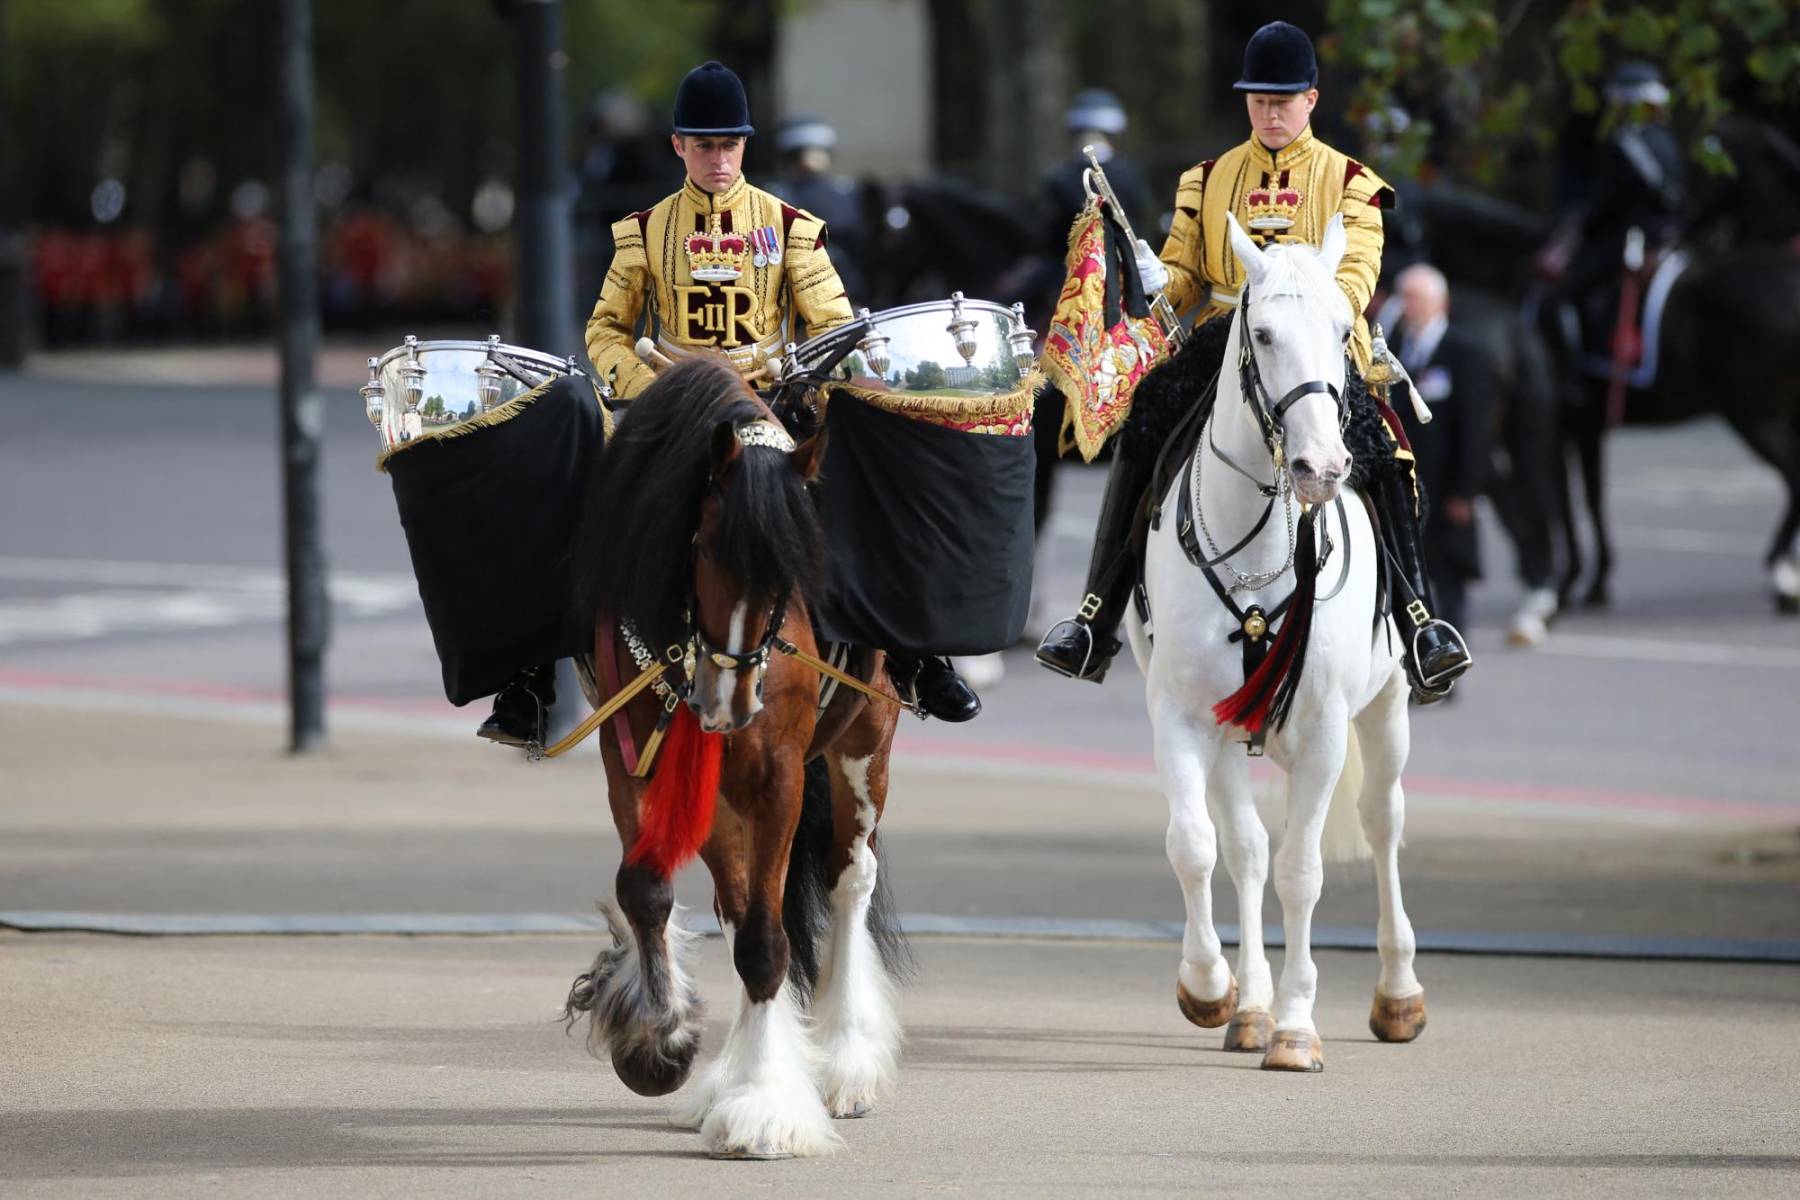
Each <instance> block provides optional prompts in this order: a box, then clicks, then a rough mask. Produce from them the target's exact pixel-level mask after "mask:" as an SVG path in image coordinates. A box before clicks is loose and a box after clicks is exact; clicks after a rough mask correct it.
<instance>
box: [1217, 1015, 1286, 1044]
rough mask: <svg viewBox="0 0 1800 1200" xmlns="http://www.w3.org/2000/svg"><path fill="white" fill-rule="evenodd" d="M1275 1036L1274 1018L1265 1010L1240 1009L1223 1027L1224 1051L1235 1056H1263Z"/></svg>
mask: <svg viewBox="0 0 1800 1200" xmlns="http://www.w3.org/2000/svg"><path fill="white" fill-rule="evenodd" d="M1274 1036H1275V1018H1274V1017H1272V1016H1270V1015H1269V1010H1268V1009H1266V1008H1240V1009H1238V1010H1237V1012H1235V1013H1233V1014H1232V1015H1231V1024H1229V1025H1227V1026H1225V1049H1227V1050H1230V1051H1232V1052H1233V1053H1236V1054H1264V1053H1267V1051H1268V1049H1269V1040H1270V1039H1271V1038H1273V1037H1274Z"/></svg>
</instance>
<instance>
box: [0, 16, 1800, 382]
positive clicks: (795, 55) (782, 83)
mask: <svg viewBox="0 0 1800 1200" xmlns="http://www.w3.org/2000/svg"><path fill="white" fill-rule="evenodd" d="M506 8H507V4H506V3H505V2H496V0H454V2H450V3H445V2H443V0H387V2H385V3H382V4H379V5H355V4H348V3H324V4H320V5H318V7H317V17H316V20H317V33H316V38H317V53H316V63H317V89H318V98H319V126H318V146H317V161H318V164H319V169H318V172H317V181H316V188H315V191H316V196H315V199H316V201H317V204H318V213H319V218H320V229H321V244H320V258H321V263H322V269H323V273H324V274H323V279H322V298H323V304H324V315H325V321H326V325H327V328H328V329H340V330H358V331H366V330H370V329H372V328H383V329H388V328H394V327H398V326H407V327H409V328H417V329H419V330H420V331H421V332H423V331H424V330H425V327H427V326H430V327H432V328H434V329H440V328H442V327H443V326H446V325H454V326H457V327H466V328H468V329H471V330H474V329H492V328H503V327H504V326H505V324H506V322H507V317H508V313H509V306H510V304H511V296H512V290H511V289H512V266H511V264H512V261H513V253H512V246H511V243H510V235H509V229H510V226H511V224H512V221H513V210H514V192H513V181H514V180H515V179H516V172H517V166H518V163H517V161H516V156H517V153H518V150H517V144H516V143H517V136H516V130H517V120H516V110H515V104H516V96H515V83H514V80H513V79H512V72H511V61H512V60H511V57H510V54H509V53H508V52H507V44H508V43H507V36H508V28H507V18H506V15H505V10H506ZM1795 14H1796V10H1795V9H1794V7H1793V6H1792V5H1791V4H1790V3H1786V2H1785V0H1716V2H1712V3H1705V4H1701V3H1697V2H1695V0H1661V2H1654V3H1617V2H1613V3H1605V2H1601V0H1502V2H1501V3H1498V4H1487V3H1473V2H1469V0H1423V2H1421V3H1400V2H1398V0H1301V2H1296V3H1292V4H1288V5H1285V6H1283V7H1282V11H1281V12H1280V13H1279V14H1275V13H1274V11H1273V10H1272V9H1268V8H1267V6H1260V5H1256V6H1251V5H1238V4H1226V3H1208V2H1205V0H1143V2H1142V3H1137V4H1133V5H1129V6H1118V5H1112V4H1106V3H1102V2H1101V0H1069V2H1066V3H1065V2H1060V0H980V2H975V3H962V2H956V0H782V2H780V3H777V2H776V0H735V2H734V3H731V4H715V3H708V2H706V0H665V2H663V3H659V4H655V5H647V4H641V3H634V2H632V0H568V3H567V4H566V6H565V16H564V21H565V33H564V44H565V46H566V47H567V54H568V57H569V66H568V71H567V78H568V81H569V91H570V94H569V96H568V98H567V100H568V111H569V112H570V113H571V114H572V118H573V119H572V120H571V121H570V135H571V137H570V144H569V145H568V146H567V148H566V153H567V156H568V160H569V162H570V164H571V165H572V167H573V170H574V179H575V187H576V188H577V189H578V194H577V195H576V196H575V197H574V211H575V243H576V244H575V250H576V257H577V267H576V271H575V279H576V287H575V290H576V293H577V294H576V295H574V296H571V297H570V300H569V303H570V305H571V307H572V308H573V309H575V310H576V311H577V312H579V313H582V314H585V311H586V308H587V307H588V305H589V304H591V300H592V297H593V296H594V295H595V294H596V292H597V291H598V284H599V280H600V278H601V276H602V275H603V274H604V271H605V267H606V262H607V259H608V256H609V254H610V245H609V244H608V240H607V226H608V224H609V223H610V222H611V221H613V220H616V219H617V218H618V217H620V216H622V215H624V214H625V213H628V212H630V211H633V210H635V209H638V208H642V207H645V206H647V205H648V204H650V203H651V202H653V201H654V200H655V199H657V198H658V197H659V196H661V195H663V194H666V193H667V192H668V191H669V190H671V189H672V188H673V187H674V186H675V185H677V184H678V183H679V180H680V170H679V163H678V162H677V160H676V159H675V158H674V156H673V155H672V154H671V153H670V152H669V150H668V143H667V137H666V134H667V111H668V108H669V104H670V100H671V97H672V94H673V90H674V87H675V85H676V83H677V82H678V81H679V79H680V77H681V75H682V73H683V72H684V71H685V70H686V69H687V68H688V67H689V66H691V65H692V64H693V63H695V62H697V61H699V60H701V59H703V58H706V57H719V58H722V59H724V60H726V61H728V62H730V63H731V65H732V66H733V67H734V68H735V69H737V70H738V71H739V72H740V73H741V74H742V75H743V76H744V78H745V79H746V82H747V83H748V85H749V90H750V96H751V101H752V104H753V106H754V109H755V115H756V123H757V126H758V129H759V132H760V133H762V135H763V136H760V137H757V138H754V139H752V141H751V143H750V150H749V155H750V157H749V163H748V169H749V172H750V174H751V177H752V179H753V180H756V181H758V182H759V183H762V184H763V185H764V186H769V187H771V188H772V189H773V190H777V191H783V192H784V193H785V194H787V195H788V196H789V197H790V198H793V199H797V200H798V201H799V202H800V203H802V204H804V205H805V206H807V207H810V208H814V209H815V210H817V211H819V212H820V213H821V215H825V216H827V218H828V219H829V221H830V223H831V225H832V228H833V238H834V241H833V250H834V258H836V259H838V260H839V261H840V264H841V267H842V270H843V272H844V274H845V277H846V281H847V283H848V284H849V287H850V290H851V292H852V294H853V297H854V298H855V300H856V302H857V303H859V304H867V305H869V306H870V307H873V308H880V307H883V306H886V305H891V304H894V303H899V302H902V301H905V300H907V299H911V298H914V297H916V296H922V295H933V294H935V295H938V296H941V295H943V294H944V293H945V292H946V291H947V290H949V288H950V287H951V286H955V287H962V288H963V289H964V290H966V291H969V292H971V293H974V294H984V293H986V292H989V291H993V292H994V293H995V294H996V297H997V298H1000V293H1002V292H1004V293H1007V294H1006V295H1005V296H1004V298H1006V299H1012V298H1028V299H1029V300H1030V302H1031V303H1032V305H1033V307H1034V310H1035V311H1039V312H1041V311H1042V308H1043V307H1044V306H1045V305H1046V304H1047V301H1048V296H1049V295H1053V293H1054V287H1055V282H1054V280H1055V276H1056V274H1057V269H1058V265H1059V260H1060V256H1061V249H1062V248H1061V240H1062V237H1063V234H1064V232H1065V231H1066V229H1067V226H1068V221H1069V219H1070V217H1071V216H1072V215H1073V214H1072V211H1071V210H1070V203H1071V199H1072V197H1071V196H1070V195H1069V194H1068V193H1069V191H1070V186H1069V185H1070V181H1071V179H1073V178H1074V176H1073V174H1072V173H1071V172H1070V171H1069V170H1068V169H1067V168H1066V166H1065V165H1064V164H1065V163H1066V162H1068V161H1070V159H1071V155H1072V154H1073V153H1074V151H1075V149H1076V143H1079V142H1081V141H1087V140H1094V139H1095V138H1096V137H1104V138H1106V139H1109V140H1110V141H1112V142H1113V143H1115V144H1116V146H1117V148H1118V150H1119V152H1120V154H1121V156H1123V157H1122V161H1121V166H1120V171H1121V173H1122V174H1124V175H1126V176H1129V177H1130V178H1129V181H1128V186H1129V188H1130V191H1131V193H1132V194H1131V196H1130V197H1128V203H1130V204H1132V205H1133V206H1134V207H1137V208H1138V209H1140V211H1138V212H1136V213H1134V214H1132V215H1133V216H1134V217H1135V218H1136V219H1137V220H1138V221H1139V222H1140V223H1141V224H1142V225H1143V226H1144V232H1146V233H1148V234H1150V236H1152V237H1153V238H1154V237H1155V233H1154V231H1155V229H1156V228H1157V227H1158V225H1159V223H1166V220H1167V213H1166V210H1167V208H1168V206H1169V204H1170V203H1171V202H1172V197H1173V195H1174V180H1175V177H1176V175H1177V174H1178V173H1179V172H1180V171H1181V170H1183V169H1185V168H1186V167H1188V166H1190V165H1192V163H1193V162H1195V161H1196V160H1198V159H1200V158H1202V157H1210V156H1211V155H1214V154H1216V153H1217V152H1218V151H1219V150H1221V149H1223V148H1224V147H1225V146H1227V145H1229V144H1231V143H1232V142H1233V141H1236V140H1238V139H1239V138H1241V137H1242V131H1243V114H1242V110H1241V106H1240V104H1241V102H1240V101H1239V99H1238V98H1237V97H1236V96H1235V95H1233V94H1232V93H1231V91H1230V89H1229V84H1230V81H1231V80H1232V79H1233V78H1235V75H1236V70H1237V66H1238V56H1239V54H1240V53H1241V49H1242V46H1243V44H1244V41H1245V39H1246V37H1247V36H1248V34H1249V33H1250V32H1251V31H1252V30H1254V28H1255V27H1256V26H1257V25H1259V24H1260V23H1261V22H1263V21H1264V20H1266V19H1268V18H1269V17H1270V16H1272V15H1280V16H1283V17H1285V18H1287V19H1289V20H1292V21H1295V22H1297V23H1299V24H1300V25H1302V26H1303V27H1306V28H1309V29H1312V30H1315V31H1318V32H1319V34H1320V37H1319V42H1320V48H1321V52H1322V54H1323V56H1324V60H1325V61H1324V67H1323V75H1322V79H1321V86H1322V91H1323V95H1324V98H1323V101H1322V103H1321V105H1320V109H1319V113H1318V115H1317V118H1316V122H1315V124H1316V127H1317V129H1318V131H1319V133H1320V134H1321V136H1323V137H1325V138H1327V139H1328V140H1330V141H1331V142H1332V143H1333V144H1336V145H1339V146H1342V147H1344V148H1345V149H1347V150H1349V151H1350V152H1351V153H1355V154H1360V155H1361V156H1363V157H1365V158H1367V159H1369V160H1370V161H1371V162H1373V163H1375V164H1376V165H1377V166H1378V167H1379V169H1381V170H1383V171H1384V173H1386V174H1387V175H1388V177H1389V178H1391V179H1393V180H1395V181H1396V182H1398V183H1402V184H1404V185H1408V186H1410V185H1415V184H1436V183H1455V184H1461V185H1465V186H1469V187H1474V188H1479V189H1481V190H1482V191H1483V192H1485V193H1487V194H1490V195H1492V196H1493V197H1495V198H1497V199H1499V200H1502V201H1506V202H1511V203H1514V204H1517V205H1520V206H1522V207H1523V209H1524V210H1526V211H1533V212H1537V213H1541V214H1553V213H1555V212H1556V211H1558V210H1559V209H1561V208H1564V207H1566V206H1567V205H1568V204H1569V203H1570V201H1571V197H1572V196H1574V195H1576V194H1578V193H1579V191H1580V189H1581V188H1582V186H1583V184H1584V180H1583V173H1582V168H1583V165H1584V163H1586V162H1587V161H1588V160H1590V159H1591V157H1592V152H1593V147H1594V145H1595V141H1596V138H1597V137H1598V136H1600V135H1601V134H1602V133H1603V130H1602V129H1601V126H1602V125H1603V123H1604V119H1605V106H1604V104H1602V103H1601V100H1600V94H1601V88H1602V84H1603V80H1604V78H1605V76H1606V73H1607V72H1608V71H1609V70H1610V69H1611V68H1612V67H1613V66H1614V62H1613V61H1610V60H1611V59H1615V58H1616V53H1615V52H1617V51H1621V50H1622V51H1624V52H1629V53H1632V54H1634V55H1637V56H1640V57H1643V58H1646V59H1649V60H1651V61H1653V62H1655V63H1656V65H1657V67H1658V69H1659V70H1661V71H1662V72H1663V73H1664V75H1665V76H1666V77H1667V78H1668V80H1669V84H1670V86H1671V89H1672V91H1673V94H1674V103H1673V105H1672V106H1671V120H1672V121H1673V123H1674V125H1675V127H1676V128H1677V130H1678V132H1679V134H1680V135H1681V136H1682V138H1683V139H1684V145H1685V146H1686V147H1687V148H1689V149H1690V150H1691V152H1692V157H1693V159H1694V160H1695V162H1696V163H1697V164H1698V166H1699V168H1700V169H1698V170H1697V171H1696V175H1697V176H1698V177H1700V178H1702V179H1703V180H1716V181H1717V182H1716V185H1714V190H1715V192H1716V193H1718V194H1722V195H1724V196H1725V197H1726V198H1727V199H1735V200H1736V201H1741V202H1743V203H1742V204H1741V205H1739V206H1738V207H1741V208H1744V209H1746V210H1747V211H1748V213H1749V214H1750V217H1749V219H1751V220H1757V221H1765V220H1768V219H1769V207H1770V206H1771V205H1774V204H1776V203H1777V202H1776V201H1775V200H1773V199H1771V193H1770V191H1769V190H1768V189H1762V188H1760V187H1759V185H1758V183H1757V181H1756V179H1755V177H1754V175H1752V174H1748V173H1746V171H1747V170H1750V169H1755V168H1756V167H1757V166H1758V164H1759V163H1760V162H1761V160H1762V155H1761V153H1760V152H1755V153H1751V154H1749V155H1746V154H1744V153H1742V152H1739V153H1737V154H1736V155H1733V153H1732V146H1731V143H1730V140H1729V138H1728V137H1727V138H1723V139H1722V138H1721V136H1720V132H1721V130H1724V131H1726V132H1727V133H1728V132H1729V131H1730V130H1731V129H1732V128H1733V127H1734V125H1733V123H1734V122H1735V123H1738V124H1739V125H1742V126H1743V127H1744V128H1745V129H1749V128H1751V127H1752V126H1753V127H1754V128H1755V129H1756V130H1757V131H1758V132H1756V133H1754V134H1749V135H1747V136H1751V137H1753V138H1754V137H1762V136H1765V135H1764V134H1763V133H1762V132H1760V131H1763V130H1773V131H1778V132H1779V131H1785V133H1786V134H1788V135H1791V134H1792V133H1793V131H1794V129H1795V127H1796V125H1797V124H1800V33H1797V27H1800V18H1797V17H1796V15H1795ZM274 38H275V6H274V5H271V4H260V3H244V2H242V0H0V65H3V68H4V73H3V76H0V87H3V96H4V101H5V104H6V120H5V122H4V128H5V133H4V135H3V141H0V260H4V263H6V264H10V266H4V265H0V271H4V270H10V271H11V272H12V275H13V282H12V284H11V285H9V287H10V290H9V296H8V301H7V303H6V304H5V306H4V308H3V309H0V325H6V324H10V325H12V326H14V327H16V330H17V331H22V333H23V335H24V337H25V338H26V339H27V340H28V341H29V342H31V343H35V344H37V345H41V346H46V347H59V346H69V345H76V344H95V343H102V344H104V343H118V342H132V341H145V340H162V339H171V338H178V339H196V338H216V337H242V336H250V335H255V334H259V333H261V332H264V331H266V329H267V328H268V326H269V325H270V322H271V320H272V317H273V305H274V295H275V233H274V225H273V223H272V207H273V201H274V196H273V194H272V191H271V185H272V183H273V181H274V178H275V174H274V172H275V164H274V161H273V160H274V147H275V139H274V131H273V128H272V126H271V122H270V120H269V119H268V117H267V116H266V115H264V114H268V113H271V112H272V111H274V109H275V88H276V80H275V78H274V74H273V72H272V71H271V70H270V69H269V68H268V66H267V64H269V63H270V62H272V61H274ZM1094 89H1102V90H1099V91H1096V90H1094ZM221 97H224V98H225V99H223V100H221ZM247 114H255V115H252V116H247ZM1786 149H1787V151H1788V152H1791V151H1792V143H1791V141H1789V142H1787V143H1786ZM1734 158H1735V159H1736V162H1735V163H1734V161H1733V160H1734ZM1734 166H1735V168H1736V172H1735V173H1733V168H1734ZM1794 166H1795V167H1796V168H1797V169H1800V163H1796V164H1794ZM1059 168H1062V169H1061V170H1060V171H1059ZM1059 176H1060V178H1059ZM1706 194H1707V189H1706V188H1705V187H1702V188H1700V189H1698V195H1699V196H1700V197H1704V196H1705V195H1706ZM1073 199H1078V196H1077V197H1073ZM1706 202H1707V201H1706V200H1705V199H1703V198H1701V199H1696V200H1695V201H1694V203H1696V204H1704V203H1706ZM1780 203H1781V204H1785V205H1788V206H1791V205H1792V204H1793V201H1792V199H1791V198H1788V199H1785V200H1782V201H1780ZM1402 219H1403V220H1404V219H1405V218H1404V210H1403V215H1402ZM21 289H22V290H23V297H22V298H21V296H20V294H19V293H20V290H21ZM1026 293H1029V296H1028V297H1027V296H1026V295H1025V294H1026ZM5 314H13V315H12V316H11V317H10V318H9V317H8V316H7V315H5ZM12 340H13V341H15V342H16V341H17V340H18V338H17V336H15V337H14V338H13V339H12Z"/></svg>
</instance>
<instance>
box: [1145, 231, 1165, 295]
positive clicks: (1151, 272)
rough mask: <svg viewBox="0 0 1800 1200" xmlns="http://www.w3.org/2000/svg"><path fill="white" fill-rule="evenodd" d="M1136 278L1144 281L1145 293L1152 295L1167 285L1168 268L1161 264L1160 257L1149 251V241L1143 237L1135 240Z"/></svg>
mask: <svg viewBox="0 0 1800 1200" xmlns="http://www.w3.org/2000/svg"><path fill="white" fill-rule="evenodd" d="M1137 269H1138V278H1139V279H1141V280H1143V281H1144V291H1145V293H1146V294H1148V295H1151V296H1154V295H1156V293H1158V292H1160V291H1162V290H1163V289H1164V288H1166V287H1168V286H1169V268H1167V267H1165V266H1163V265H1162V259H1160V258H1158V257H1156V255H1155V254H1153V253H1151V251H1150V243H1149V242H1146V241H1145V240H1144V239H1143V238H1139V239H1138V240H1137Z"/></svg>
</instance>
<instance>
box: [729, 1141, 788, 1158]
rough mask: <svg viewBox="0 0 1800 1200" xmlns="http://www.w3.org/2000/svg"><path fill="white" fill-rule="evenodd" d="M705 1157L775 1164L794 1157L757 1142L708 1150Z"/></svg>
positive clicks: (785, 1151)
mask: <svg viewBox="0 0 1800 1200" xmlns="http://www.w3.org/2000/svg"><path fill="white" fill-rule="evenodd" d="M707 1155H708V1157H710V1158H718V1159H724V1160H726V1161H729V1162H776V1161H778V1160H780V1159H784V1158H792V1157H794V1152H793V1151H792V1150H781V1149H777V1148H776V1147H774V1146H771V1145H768V1144H766V1143H761V1142H758V1143H753V1144H751V1145H748V1146H726V1147H722V1148H721V1149H718V1150H708V1151H707Z"/></svg>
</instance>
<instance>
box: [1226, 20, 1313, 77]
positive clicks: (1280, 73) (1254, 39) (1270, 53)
mask: <svg viewBox="0 0 1800 1200" xmlns="http://www.w3.org/2000/svg"><path fill="white" fill-rule="evenodd" d="M1318 84H1319V59H1318V56H1317V55H1315V54H1314V53H1313V44H1312V39H1311V38H1309V37H1307V36H1306V31H1305V30H1303V29H1301V28H1300V27H1299V26H1297V25H1289V24H1288V23H1287V22H1286V21H1270V22H1269V23H1268V24H1267V25H1264V26H1263V27H1262V28H1261V29H1259V30H1257V31H1256V32H1255V33H1254V34H1252V35H1251V37H1250V42H1249V44H1248V45H1246V46H1245V47H1244V77H1243V78H1242V79H1240V80H1238V81H1237V82H1236V83H1234V84H1232V85H1231V86H1232V88H1233V89H1234V90H1236V91H1240V92H1276V93H1294V92H1304V91H1307V90H1308V89H1310V88H1314V87H1317V86H1318Z"/></svg>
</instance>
